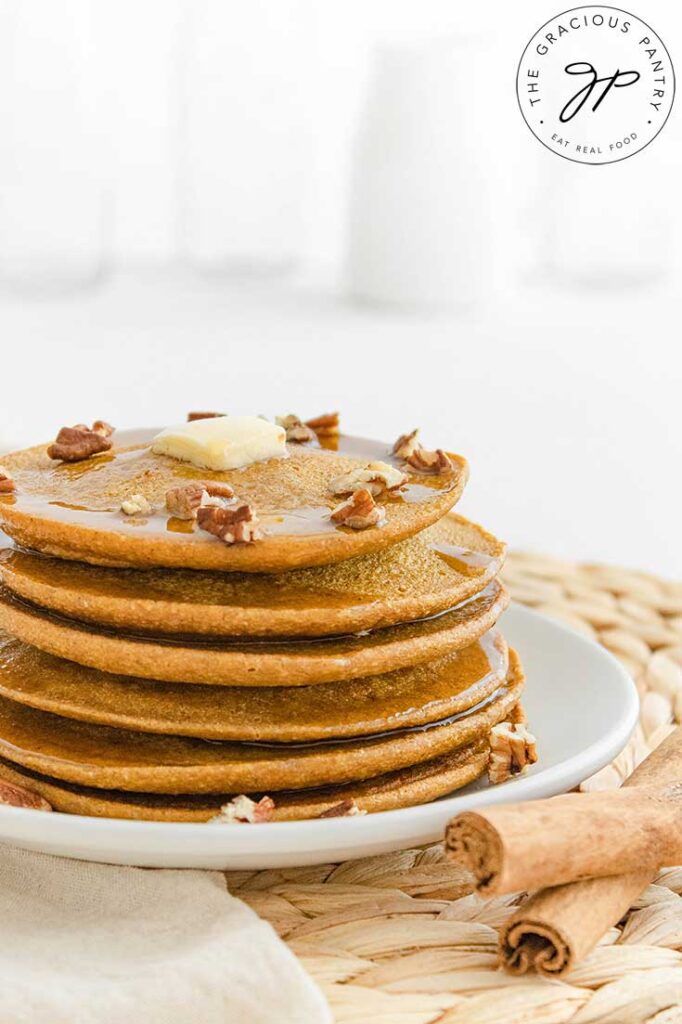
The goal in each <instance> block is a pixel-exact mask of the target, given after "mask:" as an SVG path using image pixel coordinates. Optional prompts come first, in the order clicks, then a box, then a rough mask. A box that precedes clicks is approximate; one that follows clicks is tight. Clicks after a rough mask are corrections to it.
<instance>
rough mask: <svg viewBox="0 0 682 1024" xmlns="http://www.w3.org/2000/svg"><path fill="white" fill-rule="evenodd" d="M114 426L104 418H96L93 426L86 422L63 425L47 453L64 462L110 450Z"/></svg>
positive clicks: (76, 460)
mask: <svg viewBox="0 0 682 1024" xmlns="http://www.w3.org/2000/svg"><path fill="white" fill-rule="evenodd" d="M113 432H114V428H113V427H112V426H110V425H109V424H108V423H105V422H104V421H103V420H95V422H94V423H93V425H92V427H87V426H86V425H85V423H77V424H76V426H75V427H62V429H61V430H60V431H59V433H58V434H57V437H56V438H55V440H54V441H53V443H52V444H51V445H49V446H48V449H47V454H48V455H49V457H50V458H51V459H60V460H61V461H62V462H80V461H81V460H82V459H89V458H90V456H91V455H99V454H100V452H108V451H109V449H110V448H111V441H110V440H109V438H110V437H111V435H112V434H113Z"/></svg>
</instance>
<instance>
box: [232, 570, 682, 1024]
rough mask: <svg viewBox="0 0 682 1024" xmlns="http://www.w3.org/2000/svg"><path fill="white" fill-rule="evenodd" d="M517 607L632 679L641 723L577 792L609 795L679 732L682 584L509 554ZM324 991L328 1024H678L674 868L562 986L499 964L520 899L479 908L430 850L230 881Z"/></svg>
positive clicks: (678, 912) (680, 958)
mask: <svg viewBox="0 0 682 1024" xmlns="http://www.w3.org/2000/svg"><path fill="white" fill-rule="evenodd" d="M504 578H505V582H506V583H507V585H508V586H509V589H510V590H511V592H512V595H513V597H514V598H515V599H516V600H517V601H521V602H523V603H524V604H528V605H531V606H533V607H534V608H537V609H538V610H539V611H542V612H544V613H545V614H547V615H550V616H552V617H554V618H557V619H562V620H563V621H565V622H568V623H570V625H571V626H573V627H575V628H576V629H579V630H580V631H581V632H582V633H585V634H586V635H588V636H590V637H592V638H593V639H595V640H598V641H600V642H601V643H602V644H604V646H605V647H607V648H608V649H609V650H610V651H611V652H612V653H613V654H614V655H615V656H616V657H617V658H618V659H619V660H620V661H621V662H622V663H623V664H624V665H625V667H626V668H627V669H628V671H629V672H630V673H631V674H632V676H633V678H634V680H635V683H636V685H637V689H638V691H639V694H640V698H641V714H640V724H639V726H638V728H637V731H636V733H635V735H634V736H633V738H632V740H631V741H630V743H629V744H628V746H627V747H626V749H625V750H624V751H623V752H622V753H621V754H620V755H619V756H618V757H617V758H616V760H615V761H614V762H613V763H612V764H611V765H609V766H608V767H607V768H605V769H603V770H602V771H601V772H599V773H598V775H595V776H594V777H593V778H592V779H589V780H588V781H587V782H586V783H584V785H583V787H582V788H583V789H596V788H609V787H611V786H617V785H620V783H621V782H622V780H623V779H624V778H625V777H626V776H627V775H628V774H629V773H630V772H631V771H632V769H633V768H634V766H635V765H636V764H637V763H638V762H639V761H640V760H641V759H642V758H644V757H646V755H647V754H648V753H649V751H650V750H651V749H653V747H655V746H656V745H657V744H658V743H660V742H661V741H662V740H663V739H664V738H665V737H666V736H667V735H668V733H669V732H670V731H671V730H672V728H673V723H674V722H680V721H682V584H677V583H670V582H666V581H664V580H660V579H658V578H656V577H654V576H651V575H648V574H645V573H640V572H632V571H629V570H625V569H618V568H614V567H611V566H604V565H576V564H573V563H570V562H564V561H559V560H557V559H552V558H547V557H544V556H539V555H531V554H524V553H514V554H512V555H510V557H509V559H508V562H507V565H506V567H505V572H504ZM227 877H228V884H229V886H230V888H231V890H232V892H234V893H235V894H236V895H239V896H240V897H241V898H242V899H244V900H245V901H246V902H247V903H249V904H250V905H251V906H252V907H253V908H254V909H255V910H256V911H257V912H258V913H259V914H260V915H261V916H262V917H265V918H267V919H268V920H269V921H270V922H271V923H272V924H273V926H274V927H275V928H276V930H277V931H278V932H279V934H280V935H281V936H282V937H283V938H284V939H285V940H286V942H287V943H288V944H289V945H290V947H291V948H292V949H293V950H294V952H295V953H296V954H297V955H298V956H299V957H300V959H301V961H302V962H303V963H304V965H305V966H306V968H307V969H308V971H309V972H310V974H311V975H312V976H313V977H314V978H315V979H316V980H317V981H318V983H319V984H320V985H321V986H322V988H323V989H324V991H325V993H326V994H327V997H328V999H329V1002H330V1004H331V1006H332V1008H333V1010H334V1014H335V1019H336V1021H337V1022H338V1024H342V1022H344V1024H345V1022H355V1024H361V1022H366V1021H367V1022H368V1021H371V1022H372V1024H435V1022H439V1024H446V1022H447V1024H455V1022H458V1024H496V1022H498V1021H499V1022H501V1021H503V1022H504V1024H522V1022H524V1024H525V1022H529V1024H530V1022H534V1024H555V1022H556V1024H561V1022H563V1021H572V1022H574V1024H588V1022H590V1024H591V1022H604V1024H606V1022H609V1024H620V1022H627V1024H639V1022H645V1021H646V1022H648V1024H673V1022H676V1024H679V1022H682V952H680V950H681V949H682V898H681V894H682V866H680V867H670V868H667V869H665V870H664V871H661V872H660V874H659V876H658V878H657V879H656V882H655V884H653V885H650V886H649V887H648V889H646V891H645V892H644V893H642V895H641V897H640V899H639V900H638V902H637V904H636V905H635V906H634V907H632V908H631V909H630V911H629V913H628V914H627V916H626V917H625V919H624V920H623V921H621V922H620V923H619V925H618V927H616V928H613V929H611V931H610V932H609V933H608V934H607V935H605V936H604V938H603V940H602V942H601V944H600V945H599V946H598V947H597V949H596V950H595V951H594V952H593V953H592V954H591V955H590V956H588V957H587V958H586V959H585V960H584V961H583V962H582V963H580V964H578V965H577V966H576V968H575V969H574V970H573V971H572V972H571V973H570V975H568V976H567V977H566V978H565V979H564V980H562V981H554V980H545V979H541V978H538V977H536V976H533V975H531V976H528V975H525V976H523V977H511V976H510V975H508V974H505V973H504V972H502V971H501V970H500V969H499V968H498V966H497V957H496V945H497V932H496V929H497V928H498V926H499V925H500V924H501V923H502V922H503V921H504V919H505V917H506V916H507V915H508V914H509V913H510V911H511V909H512V908H513V907H514V906H515V905H516V904H517V903H518V902H519V899H520V897H519V896H504V897H498V898H495V899H488V900H483V899H481V898H480V897H478V896H476V895H474V894H472V893H471V892H470V886H469V882H468V878H467V876H466V875H465V874H464V873H463V872H461V871H460V870H459V869H458V868H456V867H454V866H453V865H451V864H448V863H446V862H445V861H444V860H443V857H442V854H441V848H440V844H438V845H434V846H430V847H428V848H426V849H417V850H404V851H401V852H399V853H393V854H386V855H384V856H381V857H372V858H368V859H366V860H359V861H348V862H347V863H345V864H325V865H321V866H318V867H309V868H291V869H287V870H281V871H257V872H231V873H228V876H227Z"/></svg>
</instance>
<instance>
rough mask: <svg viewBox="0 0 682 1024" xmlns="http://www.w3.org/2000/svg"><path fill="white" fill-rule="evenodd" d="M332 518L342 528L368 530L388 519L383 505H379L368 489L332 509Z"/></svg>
mask: <svg viewBox="0 0 682 1024" xmlns="http://www.w3.org/2000/svg"><path fill="white" fill-rule="evenodd" d="M330 518H331V519H333V521H334V522H335V523H338V524H339V525H340V526H350V527H351V528H352V529H353V530H366V529H367V527H368V526H378V525H379V524H380V523H382V522H383V521H384V519H385V518H386V510H385V509H384V507H383V506H382V505H377V503H376V502H375V500H374V498H373V496H372V495H371V494H370V492H369V491H368V490H367V488H366V487H363V488H361V489H360V490H358V491H354V492H353V494H351V496H350V498H346V500H345V501H342V502H341V504H340V505H337V506H336V508H334V509H332V511H331V513H330Z"/></svg>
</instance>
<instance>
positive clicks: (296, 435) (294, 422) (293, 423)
mask: <svg viewBox="0 0 682 1024" xmlns="http://www.w3.org/2000/svg"><path fill="white" fill-rule="evenodd" d="M275 423H277V424H278V425H279V426H280V427H284V429H285V430H286V432H287V441H293V442H294V443H295V444H306V442H308V441H314V440H315V434H314V433H313V431H312V430H311V429H310V427H308V426H306V424H305V423H304V422H303V420H301V419H300V418H299V417H298V416H294V414H293V413H289V415H288V416H275Z"/></svg>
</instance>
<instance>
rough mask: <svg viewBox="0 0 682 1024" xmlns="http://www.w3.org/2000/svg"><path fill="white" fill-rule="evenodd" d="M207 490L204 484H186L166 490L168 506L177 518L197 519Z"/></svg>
mask: <svg viewBox="0 0 682 1024" xmlns="http://www.w3.org/2000/svg"><path fill="white" fill-rule="evenodd" d="M205 493H206V490H205V488H204V485H203V484H186V486H185V487H171V489H170V490H169V491H166V508H167V509H168V511H169V512H170V514H171V515H172V516H175V518H176V519H196V517H197V510H198V509H199V506H200V505H201V499H202V498H203V496H204V494H205Z"/></svg>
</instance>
